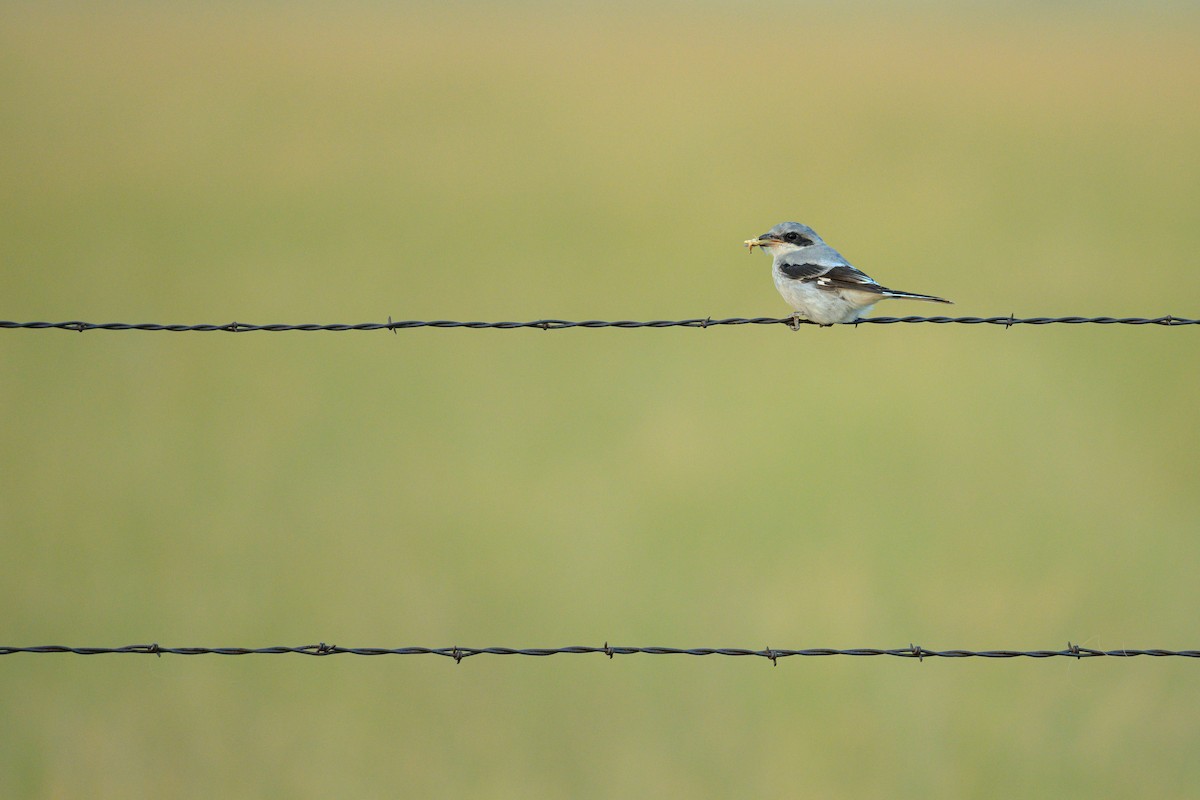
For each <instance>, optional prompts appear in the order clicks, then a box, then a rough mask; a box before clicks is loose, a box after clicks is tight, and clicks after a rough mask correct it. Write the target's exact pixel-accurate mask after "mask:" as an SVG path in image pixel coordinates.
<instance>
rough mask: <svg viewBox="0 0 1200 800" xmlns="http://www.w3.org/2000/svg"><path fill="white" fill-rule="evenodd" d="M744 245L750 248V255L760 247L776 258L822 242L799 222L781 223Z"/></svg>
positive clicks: (813, 232) (810, 229)
mask: <svg viewBox="0 0 1200 800" xmlns="http://www.w3.org/2000/svg"><path fill="white" fill-rule="evenodd" d="M744 244H745V245H746V247H749V248H750V252H751V253H753V252H754V248H756V247H761V248H762V249H763V250H766V251H768V252H770V253H771V255H773V256H776V255H780V254H781V253H790V252H792V251H794V250H803V249H804V248H806V247H812V246H813V245H818V244H823V242H822V241H821V237H820V236H817V233H816V231H814V230H813V229H812V228H810V227H808V226H807V225H801V224H800V223H799V222H781V223H779V224H778V225H776V226H775V227H774V228H771V230H769V231H767V232H766V233H764V234H763V235H762V236H759V237H758V238H757V239H747V240H746V241H745V242H744Z"/></svg>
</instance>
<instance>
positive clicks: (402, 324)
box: [0, 314, 1200, 333]
mask: <svg viewBox="0 0 1200 800" xmlns="http://www.w3.org/2000/svg"><path fill="white" fill-rule="evenodd" d="M800 322H801V323H802V324H807V325H815V324H816V323H813V322H809V321H808V320H800ZM898 323H901V324H917V323H929V324H933V325H951V324H953V325H1001V326H1003V327H1005V328H1011V327H1012V326H1014V325H1157V326H1161V327H1177V326H1181V325H1200V319H1188V318H1185V317H1176V316H1172V315H1170V314H1168V315H1167V316H1165V317H1024V318H1021V317H1015V316H1013V315H1011V314H1010V315H1008V316H1007V317H867V318H865V319H860V320H858V321H856V322H850V323H845V324H847V325H852V326H855V327H857V326H858V325H895V324H898ZM791 324H792V318H791V317H783V318H775V317H729V318H727V319H713V318H712V317H703V318H699V317H697V318H694V319H677V320H665V319H655V320H645V321H636V320H599V319H589V320H580V321H571V320H565V319H538V320H532V321H528V322H463V321H458V320H449V319H435V320H411V319H410V320H393V319H392V318H391V317H388V321H387V322H358V323H353V324H344V323H328V324H318V323H301V324H297V325H289V324H269V325H255V324H252V323H248V322H226V323H222V324H212V323H201V324H196V325H175V324H161V323H157V322H83V321H81V320H71V321H67V322H13V321H10V320H0V329H7V330H17V329H23V330H65V331H75V332H78V333H82V332H84V331H171V332H175V333H181V332H189V333H190V332H200V333H208V332H214V331H222V332H225V333H251V332H255V331H268V332H271V333H278V332H284V331H332V332H341V331H391V332H392V333H396V332H397V331H400V330H408V329H411V328H467V329H495V330H513V329H517V328H535V329H540V330H544V331H557V330H565V329H567V328H701V329H704V328H715V327H718V326H721V325H791Z"/></svg>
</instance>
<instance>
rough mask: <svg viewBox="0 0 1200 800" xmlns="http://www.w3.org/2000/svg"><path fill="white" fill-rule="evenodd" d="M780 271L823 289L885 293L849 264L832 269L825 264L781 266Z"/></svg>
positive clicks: (867, 276)
mask: <svg viewBox="0 0 1200 800" xmlns="http://www.w3.org/2000/svg"><path fill="white" fill-rule="evenodd" d="M779 271H780V272H782V273H783V274H784V275H787V276H788V277H789V278H793V279H795V280H798V281H803V282H804V283H815V284H817V286H819V287H820V288H822V289H828V290H830V291H833V290H834V289H856V290H858V291H860V292H875V293H877V294H879V293H882V292H883V287H882V286H880V285H879V284H878V283H876V282H875V281H873V280H871V276H869V275H867V274H866V273H865V272H862V271H861V270H857V269H855V268H854V267H852V266H850V265H849V264H841V265H839V266H836V267H830V266H827V265H823V264H788V263H784V264H780V265H779Z"/></svg>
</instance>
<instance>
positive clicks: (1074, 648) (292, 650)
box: [0, 642, 1200, 664]
mask: <svg viewBox="0 0 1200 800" xmlns="http://www.w3.org/2000/svg"><path fill="white" fill-rule="evenodd" d="M16 653H36V654H43V655H45V654H51V653H71V654H74V655H80V656H96V655H113V654H119V655H153V656H164V655H176V656H202V655H217V656H259V655H262V656H273V655H287V654H293V655H302V656H334V655H353V656H424V655H428V656H444V657H446V658H450V659H453V660H454V662H455V663H459V662H461V661H462V660H463V659H464V658H470V657H471V656H481V655H491V656H537V657H544V656H555V655H584V654H593V653H596V654H600V655H603V656H607V657H608V658H609V659H612V658H613V656H629V655H635V654H641V655H650V656H676V655H678V656H756V657H758V658H765V659H767V660H768V661H770V662H771V663H772V664H776V663H777V662H778V660H779V659H781V658H789V657H792V656H894V657H896V658H913V659H916V660H918V661H924V660H925V659H927V658H1074V659H1077V660H1078V659H1081V658H1134V657H1136V656H1150V657H1153V658H1166V657H1174V658H1200V650H1157V649H1155V650H1130V649H1127V648H1122V649H1120V650H1094V649H1092V648H1088V647H1081V646H1079V645H1077V644H1072V643H1071V642H1067V646H1066V648H1065V649H1063V650H930V649H928V648H925V647H921V646H920V645H915V644H910V645H908V646H907V647H897V648H894V649H888V650H885V649H878V648H874V647H860V648H854V649H850V650H834V649H830V648H824V647H818V648H809V649H806V650H781V649H778V648H773V647H772V648H766V649H764V650H745V649H742V648H737V647H695V648H677V647H618V646H616V645H610V644H609V643H608V642H605V643H604V646H603V647H586V646H574V647H533V648H513V647H462V646H459V645H456V646H454V647H395V648H386V647H339V646H338V645H333V644H326V643H324V642H321V643H319V644H307V645H301V646H299V647H163V646H162V645H159V644H130V645H125V646H123V647H67V646H65V645H40V646H34V647H6V646H0V656H7V655H13V654H16Z"/></svg>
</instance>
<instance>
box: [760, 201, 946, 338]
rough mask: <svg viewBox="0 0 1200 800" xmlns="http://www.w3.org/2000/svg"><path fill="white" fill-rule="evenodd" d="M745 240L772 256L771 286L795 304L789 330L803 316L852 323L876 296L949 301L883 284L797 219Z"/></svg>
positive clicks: (827, 322)
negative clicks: (856, 266) (859, 268)
mask: <svg viewBox="0 0 1200 800" xmlns="http://www.w3.org/2000/svg"><path fill="white" fill-rule="evenodd" d="M745 245H746V246H747V247H749V248H750V252H754V248H756V247H761V248H762V249H763V250H765V251H768V252H770V254H771V255H772V256H773V257H774V263H773V264H772V265H771V273H772V274H773V276H774V278H775V288H776V289H778V290H779V293H780V294H781V295H783V299H784V300H786V301H787V303H788V305H790V306H791V307H792V308H794V309H796V313H794V314H793V315H792V330H799V329H800V321H801V320H808V321H810V322H815V323H817V324H818V325H821V326H823V327H828V326H830V325H833V324H834V323H837V322H854V321H855V320H857V319H859V318H861V317H862V316H863V315H864V314H866V313H867V312H868V311H870V310H871V307H872V306H874V305H875V304H876V303H878V302H879V301H880V300H886V299H887V298H890V297H896V298H900V299H902V300H929V301H931V302H934V303H949V302H950V301H949V300H943V299H942V298H940V297H934V296H933V295H928V294H915V293H914V292H900V291H897V290H895V289H886V288H884V287H882V286H880V285H879V284H878V283H876V282H875V281H874V280H872V279H871V277H870V276H869V275H867V274H866V273H865V272H862V271H860V270H857V269H855V268H854V267H852V266H850V263H849V262H848V261H846V259H845V258H843V257H842V254H841V253H839V252H838V251H837V250H834V249H833V248H832V247H830V246H829V245H827V244H825V242H824V241H823V240H822V239H821V237H820V236H817V234H816V231H814V230H813V229H812V228H810V227H808V226H807V225H801V224H800V223H799V222H781V223H779V224H778V225H776V226H775V227H774V228H771V230H769V231H767V232H766V233H764V234H763V235H762V236H759V237H758V238H757V239H747V240H746V241H745Z"/></svg>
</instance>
